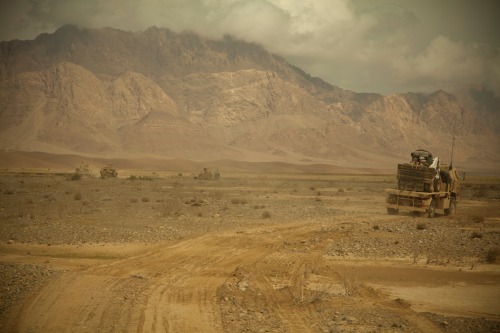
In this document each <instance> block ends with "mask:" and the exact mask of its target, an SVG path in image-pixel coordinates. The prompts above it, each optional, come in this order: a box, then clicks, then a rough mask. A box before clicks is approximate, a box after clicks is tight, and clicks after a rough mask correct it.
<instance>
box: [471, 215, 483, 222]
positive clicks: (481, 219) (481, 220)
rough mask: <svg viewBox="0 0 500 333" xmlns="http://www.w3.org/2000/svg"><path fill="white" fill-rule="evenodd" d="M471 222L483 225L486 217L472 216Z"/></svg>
mask: <svg viewBox="0 0 500 333" xmlns="http://www.w3.org/2000/svg"><path fill="white" fill-rule="evenodd" d="M471 221H472V222H474V223H483V222H484V216H482V215H472V216H471Z"/></svg>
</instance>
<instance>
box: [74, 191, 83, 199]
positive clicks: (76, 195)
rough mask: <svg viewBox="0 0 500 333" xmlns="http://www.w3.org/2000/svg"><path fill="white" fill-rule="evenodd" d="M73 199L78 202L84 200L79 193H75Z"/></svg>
mask: <svg viewBox="0 0 500 333" xmlns="http://www.w3.org/2000/svg"><path fill="white" fill-rule="evenodd" d="M73 198H74V199H75V200H76V201H79V200H82V194H81V193H80V192H77V193H75V195H74V196H73Z"/></svg>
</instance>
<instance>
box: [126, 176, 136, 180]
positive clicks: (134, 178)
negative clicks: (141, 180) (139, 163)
mask: <svg viewBox="0 0 500 333" xmlns="http://www.w3.org/2000/svg"><path fill="white" fill-rule="evenodd" d="M127 179H128V180H137V176H136V175H130V176H128V178H127Z"/></svg>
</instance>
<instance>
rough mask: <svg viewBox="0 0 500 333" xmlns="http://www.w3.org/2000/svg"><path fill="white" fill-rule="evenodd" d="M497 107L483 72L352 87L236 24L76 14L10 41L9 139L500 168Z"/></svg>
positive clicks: (196, 156) (5, 130)
mask: <svg viewBox="0 0 500 333" xmlns="http://www.w3.org/2000/svg"><path fill="white" fill-rule="evenodd" d="M499 108H500V98H499V97H497V96H495V95H494V94H493V93H492V92H490V91H488V90H485V89H484V88H483V87H482V86H477V85H476V86H462V87H460V88H459V89H457V90H456V91H454V92H451V93H450V92H445V91H442V90H440V91H436V92H433V93H426V94H424V93H411V92H409V93H405V94H392V95H388V96H383V95H380V94H375V93H356V92H353V91H349V90H344V89H342V88H340V87H337V86H334V85H331V84H330V83H327V82H324V81H323V80H321V79H320V78H316V77H311V76H310V75H308V74H307V73H305V72H304V71H303V70H301V69H300V68H297V67H295V66H293V65H292V64H290V63H288V62H287V61H286V60H285V59H284V58H282V57H280V56H279V55H275V54H272V53H270V52H268V51H266V50H265V49H264V48H262V47H261V46H259V45H256V44H252V43H247V42H244V41H241V40H237V39H235V38H233V37H231V36H224V37H223V38H221V39H220V40H213V39H208V38H205V37H202V36H200V35H197V34H195V33H192V32H182V33H176V32H173V31H170V30H168V29H166V28H157V27H151V28H149V29H147V30H145V31H142V32H128V31H121V30H117V29H113V28H103V29H87V28H82V27H77V26H72V25H66V26H63V27H61V28H59V29H58V30H56V31H55V32H54V33H52V34H41V35H39V36H38V37H36V38H35V39H34V40H27V41H20V40H12V41H5V42H1V43H0V150H2V151H4V152H42V153H50V154H56V155H57V154H58V155H64V154H66V155H67V154H74V155H78V156H82V157H88V158H91V157H92V158H96V157H101V158H102V157H106V158H120V159H139V158H145V159H150V158H156V159H186V160H191V161H199V162H203V161H212V162H213V161H222V160H226V161H244V162H283V163H291V164H301V165H312V164H317V165H325V164H326V165H334V166H338V167H341V168H343V170H349V169H352V170H360V169H363V170H373V171H377V170H379V171H394V170H395V163H398V162H406V161H407V160H408V159H409V158H410V152H411V151H413V150H415V149H419V148H423V149H427V150H429V151H431V152H432V153H433V154H434V155H435V156H440V157H441V158H442V160H443V161H445V162H447V163H449V162H450V159H451V153H452V150H453V163H454V164H455V165H456V166H458V167H460V168H462V169H463V170H470V171H475V172H478V173H480V172H482V173H498V172H499V171H498V170H499V169H500V168H499V166H500V148H499V147H500V144H499V143H500V119H499V118H500V117H499V116H498V110H499ZM452 146H453V148H452Z"/></svg>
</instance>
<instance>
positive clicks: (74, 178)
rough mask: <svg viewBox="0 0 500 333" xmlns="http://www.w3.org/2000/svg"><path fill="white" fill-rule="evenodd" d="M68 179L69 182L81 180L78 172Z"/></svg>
mask: <svg viewBox="0 0 500 333" xmlns="http://www.w3.org/2000/svg"><path fill="white" fill-rule="evenodd" d="M69 179H70V180H80V179H82V176H81V175H80V174H79V173H78V172H75V173H74V174H72V175H71V177H70V178H69Z"/></svg>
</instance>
